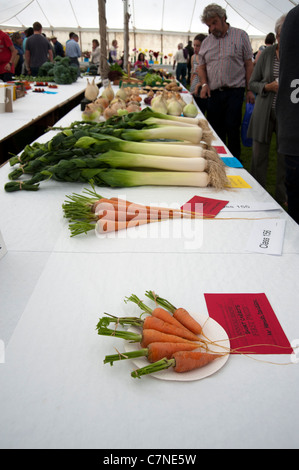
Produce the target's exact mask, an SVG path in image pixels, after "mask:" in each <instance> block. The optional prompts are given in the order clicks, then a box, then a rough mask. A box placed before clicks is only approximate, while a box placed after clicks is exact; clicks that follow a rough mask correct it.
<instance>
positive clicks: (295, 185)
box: [285, 155, 299, 224]
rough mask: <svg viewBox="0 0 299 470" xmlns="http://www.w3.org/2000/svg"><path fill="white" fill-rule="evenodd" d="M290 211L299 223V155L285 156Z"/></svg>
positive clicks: (291, 215)
mask: <svg viewBox="0 0 299 470" xmlns="http://www.w3.org/2000/svg"><path fill="white" fill-rule="evenodd" d="M285 169H286V188H287V195H288V213H289V215H290V217H292V218H293V219H294V220H295V222H297V224H299V155H298V156H292V155H286V156H285Z"/></svg>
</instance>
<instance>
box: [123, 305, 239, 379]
mask: <svg viewBox="0 0 299 470" xmlns="http://www.w3.org/2000/svg"><path fill="white" fill-rule="evenodd" d="M192 316H193V317H194V318H195V319H196V320H197V321H198V322H199V323H200V324H201V325H202V326H203V333H204V335H205V336H206V337H207V338H209V340H210V341H211V342H214V344H213V345H211V347H210V349H211V351H212V352H216V353H223V352H227V351H229V348H230V342H229V338H228V336H227V333H226V331H225V330H224V329H223V328H222V326H221V325H219V323H217V322H216V321H215V320H213V319H212V318H210V317H207V316H205V315H199V314H194V313H192ZM129 331H132V332H136V333H140V330H138V328H135V327H131V328H129ZM124 347H125V351H126V352H129V351H136V350H138V349H140V345H139V343H130V342H128V341H125V346H124ZM228 358H229V354H225V355H224V356H222V357H219V358H218V359H215V360H214V361H213V362H210V363H209V364H207V365H206V366H204V367H201V368H200V369H195V370H191V371H189V372H183V373H178V372H174V370H173V369H172V367H170V368H169V369H165V370H161V371H159V372H154V373H152V374H149V377H156V378H157V379H161V380H176V381H182V382H184V381H186V382H188V381H192V380H200V379H204V378H205V377H208V376H209V375H212V374H215V372H217V371H218V370H219V369H221V368H222V367H223V366H224V364H225V363H226V361H227V360H228ZM131 361H132V363H133V364H134V365H135V368H137V369H138V368H140V367H144V366H146V365H149V362H148V360H147V359H146V358H145V357H138V358H134V359H131Z"/></svg>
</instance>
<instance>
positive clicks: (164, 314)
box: [125, 294, 190, 333]
mask: <svg viewBox="0 0 299 470" xmlns="http://www.w3.org/2000/svg"><path fill="white" fill-rule="evenodd" d="M126 299H127V300H125V302H127V301H131V302H134V303H135V304H137V305H138V307H140V308H141V309H142V310H144V311H145V312H146V313H149V314H150V315H152V316H153V317H157V318H160V320H163V321H165V322H167V323H171V324H172V325H174V326H177V327H178V328H185V329H186V330H187V331H188V332H189V333H190V330H188V328H186V327H185V326H184V325H183V324H182V323H180V322H179V321H178V320H177V319H176V318H174V317H173V316H172V315H171V313H169V312H168V311H167V310H165V309H164V308H160V307H156V308H155V309H154V310H152V309H151V308H150V307H148V306H147V305H146V304H144V303H143V302H142V301H141V300H140V299H139V298H138V297H137V295H135V294H132V295H131V296H130V297H126Z"/></svg>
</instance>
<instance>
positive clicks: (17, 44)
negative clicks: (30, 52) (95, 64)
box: [11, 33, 24, 76]
mask: <svg viewBox="0 0 299 470" xmlns="http://www.w3.org/2000/svg"><path fill="white" fill-rule="evenodd" d="M11 40H12V43H13V45H14V48H15V49H16V50H17V56H16V59H15V63H14V65H15V75H16V76H18V75H22V71H23V63H24V51H23V39H22V36H21V35H20V33H13V35H12V37H11Z"/></svg>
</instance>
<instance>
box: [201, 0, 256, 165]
mask: <svg viewBox="0 0 299 470" xmlns="http://www.w3.org/2000/svg"><path fill="white" fill-rule="evenodd" d="M201 20H202V22H203V23H205V24H206V25H207V26H208V27H209V31H210V34H209V36H208V37H207V38H206V39H205V40H204V42H203V44H202V46H201V48H200V51H199V64H200V65H199V72H198V74H199V78H200V80H201V83H202V89H201V92H200V97H201V98H209V99H208V102H207V119H208V121H209V122H210V124H211V126H212V127H213V129H214V130H215V132H216V133H217V134H218V136H219V137H220V139H221V140H222V141H223V142H224V143H225V144H226V145H227V147H228V148H229V150H230V152H231V153H232V155H233V156H234V157H236V158H238V159H240V157H241V133H240V129H241V122H242V106H243V101H244V92H245V87H246V86H248V83H249V79H250V76H251V73H252V70H253V62H252V57H253V52H252V48H251V44H250V40H249V37H248V34H247V33H246V32H245V31H243V30H242V29H239V28H233V27H231V26H230V24H229V23H227V17H226V11H225V9H224V8H222V7H221V6H219V5H216V4H210V5H208V6H207V7H206V8H205V9H204V11H203V14H202V17H201ZM246 101H247V102H251V103H254V94H253V93H252V91H250V90H248V91H247V96H246Z"/></svg>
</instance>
